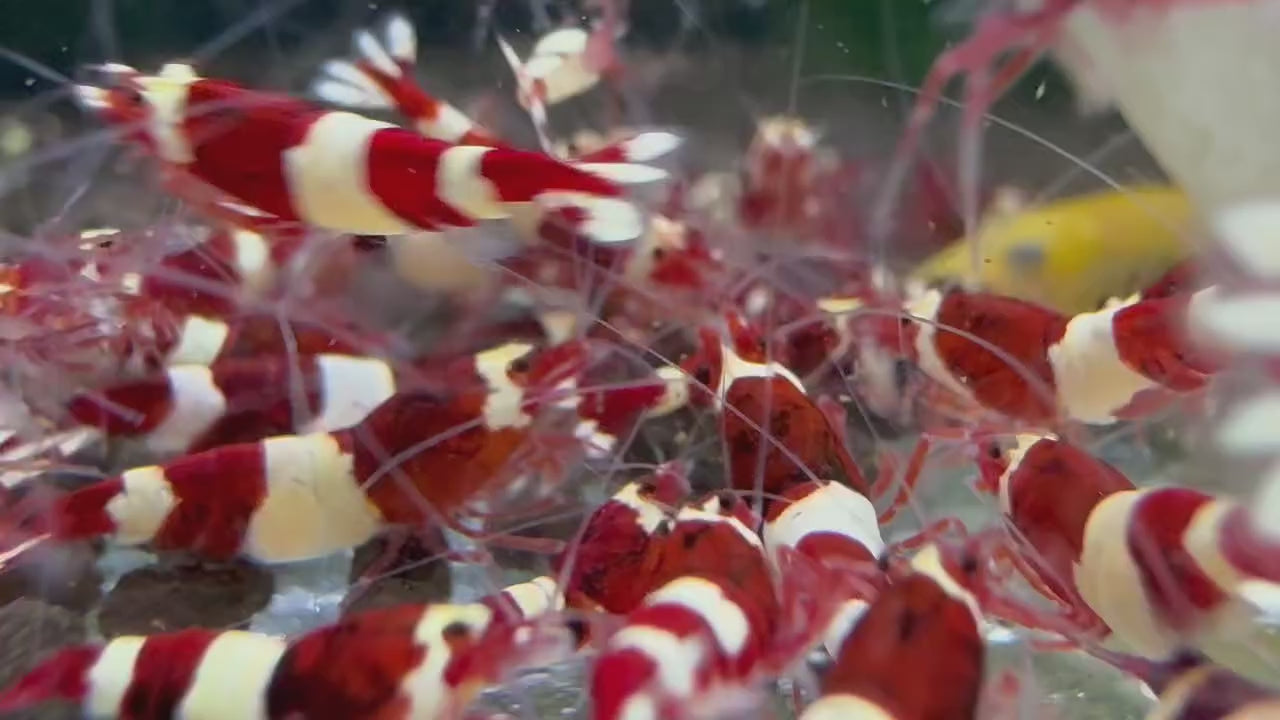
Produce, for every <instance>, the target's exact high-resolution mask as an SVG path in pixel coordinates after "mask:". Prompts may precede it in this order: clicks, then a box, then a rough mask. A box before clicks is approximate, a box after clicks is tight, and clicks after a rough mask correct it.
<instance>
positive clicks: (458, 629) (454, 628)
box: [440, 622, 471, 640]
mask: <svg viewBox="0 0 1280 720" xmlns="http://www.w3.org/2000/svg"><path fill="white" fill-rule="evenodd" d="M470 634H471V628H470V627H468V626H467V624H466V623H463V622H453V623H449V624H448V625H446V626H445V628H444V629H443V630H441V631H440V636H441V637H442V638H444V639H445V640H464V639H466V638H467V636H469V635H470Z"/></svg>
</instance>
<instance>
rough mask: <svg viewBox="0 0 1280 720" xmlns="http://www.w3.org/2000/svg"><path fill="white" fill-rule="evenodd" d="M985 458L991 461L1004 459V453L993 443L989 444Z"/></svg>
mask: <svg viewBox="0 0 1280 720" xmlns="http://www.w3.org/2000/svg"><path fill="white" fill-rule="evenodd" d="M987 457H989V458H991V459H992V460H999V459H1000V458H1002V457H1004V451H1003V450H1001V449H1000V446H999V445H997V444H995V443H991V444H990V445H988V446H987Z"/></svg>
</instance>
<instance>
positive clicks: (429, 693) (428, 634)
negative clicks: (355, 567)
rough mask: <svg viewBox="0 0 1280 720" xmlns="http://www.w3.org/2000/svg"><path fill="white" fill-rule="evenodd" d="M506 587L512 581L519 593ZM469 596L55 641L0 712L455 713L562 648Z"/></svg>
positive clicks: (543, 626) (570, 632) (224, 717)
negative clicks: (47, 704) (66, 644)
mask: <svg viewBox="0 0 1280 720" xmlns="http://www.w3.org/2000/svg"><path fill="white" fill-rule="evenodd" d="M516 588H520V590H519V591H517V590H516ZM507 591H508V592H505V593H503V594H502V596H501V597H498V598H493V599H490V600H488V601H485V602H479V603H473V604H467V605H444V604H441V605H401V606H397V607H393V608H388V609H380V610H372V611H367V612H362V613H355V614H351V615H347V616H345V617H343V618H342V619H341V620H339V621H338V622H336V623H334V624H331V625H326V626H323V627H320V628H317V629H315V630H312V631H310V632H308V633H305V634H303V635H301V636H299V637H297V638H295V639H293V640H289V641H286V640H284V639H282V638H278V637H273V636H269V635H261V634H257V633H251V632H243V631H236V630H231V631H218V630H206V629H190V630H183V631H179V632H174V633H164V634H159V635H152V636H149V637H138V636H122V637H117V638H115V639H113V640H111V641H109V642H107V643H105V644H102V645H82V646H77V647H72V648H67V649H64V650H61V651H59V652H58V653H57V654H55V655H54V656H53V657H52V658H51V659H49V660H46V661H45V662H43V663H41V664H40V665H39V666H37V667H36V669H35V670H33V671H31V672H30V673H28V674H27V675H26V676H24V677H22V678H20V679H19V680H18V681H17V682H15V683H14V684H13V685H11V686H10V687H9V688H7V689H6V690H4V691H3V692H0V711H14V710H19V709H24V708H28V707H32V706H34V705H36V704H39V703H41V702H44V701H48V700H53V699H65V700H72V701H76V702H78V703H80V705H81V708H82V709H83V712H84V714H85V716H86V717H121V718H130V719H131V720H161V719H162V718H171V717H184V718H192V719H193V720H194V719H197V718H199V719H205V720H268V719H271V720H275V719H280V720H284V718H292V717H310V718H323V717H333V718H337V717H379V718H405V719H407V718H441V719H444V718H453V717H459V716H460V715H461V714H462V712H463V710H464V709H465V708H466V706H467V705H468V704H469V703H470V702H471V700H472V699H473V698H474V697H475V696H476V695H477V694H478V693H479V692H480V691H482V690H483V689H485V688H486V687H487V686H490V685H493V684H496V683H498V682H499V681H501V680H502V679H503V678H504V677H505V676H506V675H507V673H509V672H511V671H513V670H515V669H517V668H519V667H525V666H535V665H538V664H540V663H545V662H553V661H555V660H556V659H558V658H561V657H565V656H567V655H568V654H569V653H570V652H572V650H573V647H574V645H575V644H576V642H577V635H578V634H579V633H578V632H577V631H576V630H575V629H574V628H573V627H572V626H571V625H569V624H565V623H559V624H558V623H556V622H555V621H554V620H553V621H551V622H547V621H545V620H542V621H539V617H540V616H541V615H542V610H541V608H538V607H534V606H530V607H529V609H528V616H529V619H530V620H534V621H536V622H528V621H526V617H525V615H524V614H522V613H511V612H505V611H502V610H497V609H495V604H496V605H502V606H503V607H508V606H506V605H505V603H507V602H509V600H508V599H506V598H507V596H508V595H511V594H512V593H515V594H520V593H522V592H523V591H524V588H521V587H520V586H514V587H513V588H508V589H507Z"/></svg>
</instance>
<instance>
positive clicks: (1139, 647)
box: [979, 435, 1280, 660]
mask: <svg viewBox="0 0 1280 720" xmlns="http://www.w3.org/2000/svg"><path fill="white" fill-rule="evenodd" d="M979 466H980V469H981V472H982V477H983V487H984V488H985V489H987V490H988V491H991V492H994V493H996V494H997V495H998V496H999V498H1000V507H1001V512H1002V513H1003V515H1004V518H1005V521H1006V522H1007V523H1008V525H1009V526H1010V527H1011V529H1013V530H1014V531H1016V537H1015V539H1014V540H1013V543H1014V545H1013V550H1014V553H1015V555H1014V556H1013V557H1012V558H1011V559H1012V560H1013V561H1014V564H1015V567H1016V568H1017V569H1018V570H1019V571H1021V572H1022V573H1023V574H1024V576H1025V577H1026V578H1027V579H1028V580H1029V581H1030V582H1031V583H1032V585H1033V586H1035V587H1036V588H1038V589H1039V590H1040V592H1041V593H1043V594H1044V595H1045V596H1046V597H1048V598H1050V599H1052V600H1054V601H1056V602H1057V603H1058V604H1059V605H1060V607H1061V609H1062V614H1061V616H1050V615H1046V614H1045V613H1043V612H1037V611H1034V610H1030V609H1028V608H1026V607H1025V606H1021V607H1020V606H1019V604H1017V603H1016V601H1015V603H1014V604H1006V605H1003V606H1002V607H1001V608H1000V609H996V606H994V605H992V609H990V610H988V612H991V613H993V614H997V615H1005V616H1006V617H1008V619H1011V620H1015V621H1017V622H1020V623H1022V624H1024V625H1028V626H1032V627H1035V626H1040V627H1044V628H1046V629H1051V630H1054V631H1055V632H1061V633H1063V634H1065V635H1067V636H1068V638H1069V639H1077V640H1078V639H1083V640H1085V641H1099V642H1101V641H1108V640H1109V639H1113V640H1114V642H1115V643H1116V644H1117V645H1118V646H1119V647H1120V648H1121V649H1123V650H1124V651H1125V652H1132V653H1135V654H1138V655H1141V656H1143V657H1147V658H1151V659H1155V660H1164V659H1167V658H1170V657H1173V656H1174V655H1175V654H1176V653H1178V652H1180V651H1181V650H1182V649H1183V648H1184V647H1185V646H1196V645H1197V644H1199V643H1201V642H1202V641H1204V640H1206V639H1213V638H1215V637H1230V636H1232V635H1233V634H1234V635H1237V636H1238V633H1240V632H1241V631H1242V630H1244V631H1246V632H1247V629H1248V628H1252V627H1253V623H1252V620H1253V618H1254V616H1255V615H1256V611H1255V610H1254V609H1253V608H1252V606H1251V605H1250V604H1249V603H1248V602H1247V601H1246V600H1244V599H1243V598H1242V597H1240V595H1239V591H1240V589H1241V585H1242V583H1243V582H1244V581H1246V580H1249V579H1262V580H1268V581H1275V580H1276V579H1277V578H1280V573H1278V572H1277V571H1278V570H1280V566H1278V564H1277V562H1276V560H1275V558H1276V557H1280V555H1278V554H1277V545H1276V543H1275V542H1273V541H1269V540H1267V539H1266V538H1264V537H1262V536H1261V535H1259V534H1257V533H1255V532H1253V530H1252V528H1251V527H1250V525H1249V524H1248V518H1247V510H1246V509H1245V508H1244V507H1242V506H1241V505H1239V504H1237V503H1235V502H1233V501H1231V500H1227V499H1223V498H1215V497H1214V496H1212V495H1209V494H1206V493H1203V492H1200V491H1197V490H1193V489H1190V488H1181V487H1161V488H1142V489H1138V488H1136V487H1134V485H1133V484H1132V483H1131V482H1130V481H1129V480H1128V478H1126V477H1125V476H1124V475H1122V474H1121V473H1120V472H1119V471H1117V470H1115V469H1114V468H1112V467H1110V466H1109V465H1107V464H1106V463H1104V462H1102V461H1101V460H1098V459H1097V458H1094V457H1093V456H1092V455H1090V454H1089V453H1087V452H1086V451H1084V450H1083V449H1081V448H1079V447H1076V446H1073V445H1071V444H1068V443H1065V442H1063V441H1061V440H1059V439H1057V438H1056V437H1053V436H1049V435H1019V436H1018V437H1017V440H1016V444H1014V445H1013V446H1012V447H1010V448H1002V447H1001V446H1000V445H999V444H998V443H994V442H993V443H990V444H987V445H986V449H985V451H984V452H983V453H982V454H981V456H980V457H979ZM987 599H993V598H984V602H985V600H987Z"/></svg>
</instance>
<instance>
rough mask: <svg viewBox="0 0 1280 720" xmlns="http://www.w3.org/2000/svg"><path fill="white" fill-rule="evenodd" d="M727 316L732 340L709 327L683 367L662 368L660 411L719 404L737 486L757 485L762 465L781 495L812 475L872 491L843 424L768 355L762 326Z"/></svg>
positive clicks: (770, 486)
mask: <svg viewBox="0 0 1280 720" xmlns="http://www.w3.org/2000/svg"><path fill="white" fill-rule="evenodd" d="M725 317H726V320H727V322H728V328H727V330H728V339H727V340H726V339H725V338H724V337H722V336H721V334H720V333H718V332H716V331H715V330H712V329H710V328H705V327H704V328H702V329H701V330H699V340H700V345H701V346H700V348H699V350H698V351H697V352H696V353H694V354H693V355H692V356H690V357H689V358H687V359H686V360H684V361H683V362H682V363H681V367H680V368H674V367H672V368H661V369H660V370H659V374H660V375H661V376H662V377H663V378H664V379H666V380H667V381H668V391H667V396H666V397H665V398H664V400H663V403H662V404H661V405H660V406H659V408H658V410H657V411H656V412H662V411H668V410H672V409H675V408H677V407H680V406H681V405H683V404H684V403H686V402H688V403H690V404H692V405H693V406H695V407H706V406H711V407H714V408H715V409H716V410H717V411H718V413H719V416H720V427H721V434H722V437H723V440H724V443H725V446H726V449H727V452H728V457H729V476H730V485H731V486H732V487H734V488H736V489H739V490H744V491H753V490H754V489H755V488H756V477H757V475H760V474H761V470H762V471H763V476H762V482H763V489H764V492H765V493H767V494H772V495H777V494H779V493H781V492H783V491H784V490H785V489H786V488H787V486H789V485H792V484H795V483H798V482H804V481H805V480H808V479H811V478H813V477H819V478H829V479H832V480H835V481H838V482H841V483H844V484H846V485H848V486H850V487H852V488H854V489H855V490H857V491H858V492H860V493H863V494H866V493H867V492H869V491H870V486H869V485H868V484H867V482H866V479H865V478H864V477H863V475H862V472H861V471H860V470H859V469H858V466H857V464H856V463H855V462H854V460H853V458H852V456H851V455H850V454H849V450H848V448H846V447H845V446H844V443H843V441H842V439H843V429H838V428H835V427H834V426H833V424H832V421H831V419H830V418H829V417H828V416H827V415H826V414H825V413H823V412H822V410H821V409H820V408H819V407H818V405H817V404H816V403H815V402H814V401H813V400H812V399H811V398H809V396H808V395H806V393H805V389H804V385H803V384H802V383H801V382H800V379H799V378H798V377H796V375H795V373H793V372H791V371H790V370H788V369H787V368H786V367H785V366H783V365H782V364H781V363H778V362H774V361H771V360H770V359H769V357H768V356H767V352H768V348H767V346H766V343H765V342H764V339H763V337H762V336H760V334H759V333H758V332H757V331H756V330H755V328H753V327H752V326H750V325H749V324H748V323H747V322H746V321H745V320H744V319H743V318H742V317H741V316H739V315H737V314H735V313H730V314H728V315H726V316H725ZM762 456H763V462H761V457H762Z"/></svg>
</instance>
